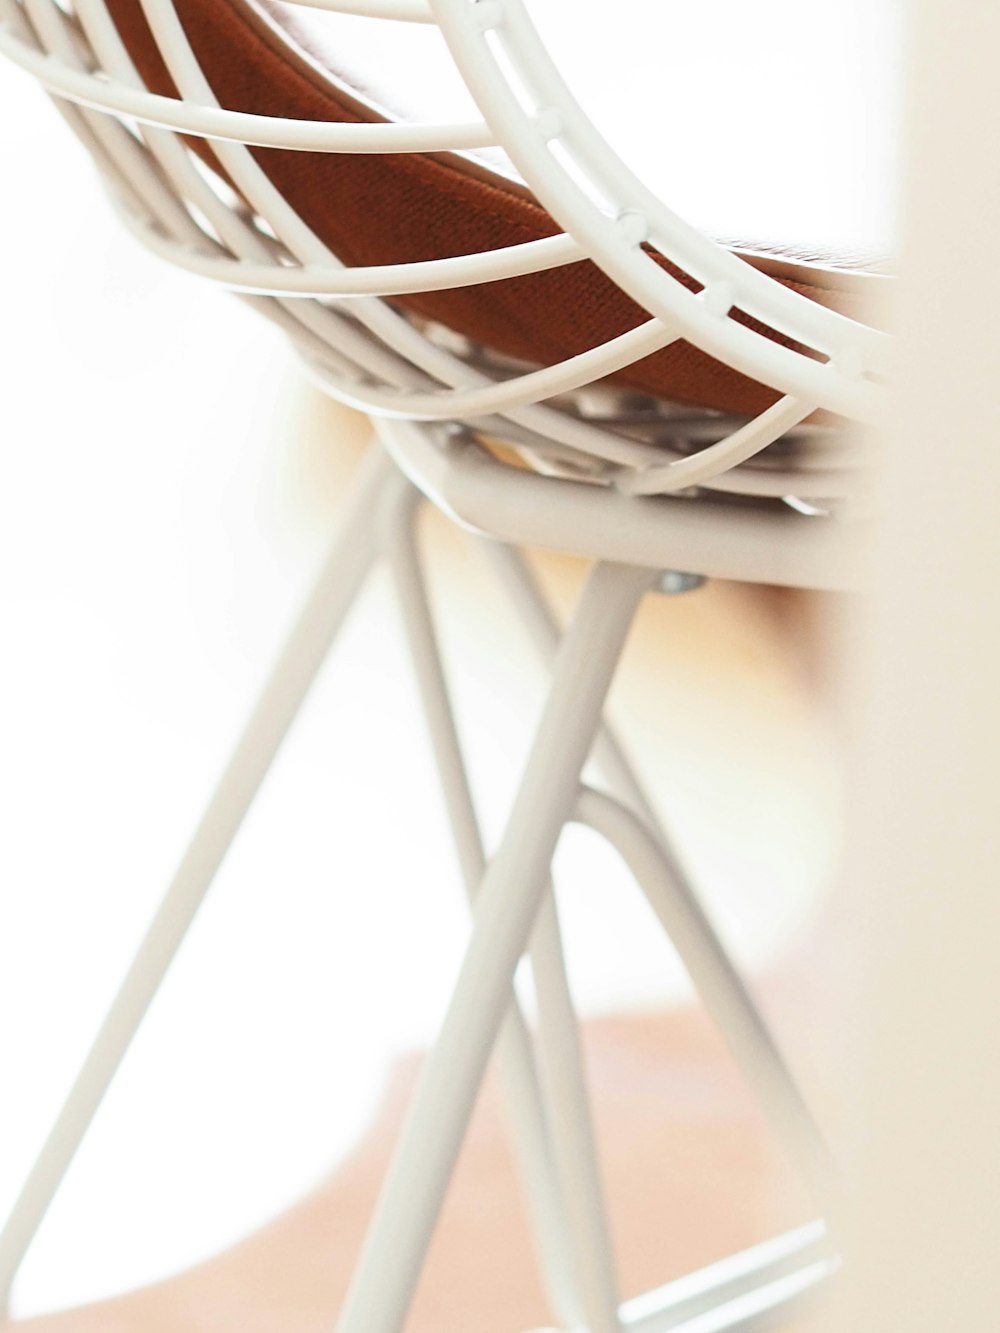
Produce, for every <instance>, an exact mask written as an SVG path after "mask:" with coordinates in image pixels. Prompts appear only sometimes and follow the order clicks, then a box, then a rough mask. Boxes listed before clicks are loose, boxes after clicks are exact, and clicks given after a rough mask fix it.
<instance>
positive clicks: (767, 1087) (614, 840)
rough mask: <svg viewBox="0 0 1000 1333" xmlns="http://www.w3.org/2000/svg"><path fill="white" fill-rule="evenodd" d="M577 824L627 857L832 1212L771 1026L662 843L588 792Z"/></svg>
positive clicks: (810, 1130) (809, 1127) (826, 1161)
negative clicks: (589, 829) (596, 833)
mask: <svg viewBox="0 0 1000 1333" xmlns="http://www.w3.org/2000/svg"><path fill="white" fill-rule="evenodd" d="M575 818H576V819H578V820H579V821H580V822H581V823H585V824H587V825H588V826H589V827H590V828H593V829H595V830H596V831H597V832H598V833H600V834H601V835H602V836H603V837H604V838H606V839H607V840H608V841H609V842H610V843H611V844H612V846H613V847H615V848H616V849H617V850H618V852H619V853H620V854H621V856H622V858H623V860H624V861H625V863H626V865H627V866H628V868H629V870H630V871H631V873H632V875H633V876H634V877H635V879H636V881H637V883H638V884H639V886H640V887H641V888H642V890H643V892H644V893H645V895H646V897H647V898H648V900H649V903H650V906H651V907H652V908H653V911H654V912H655V913H656V915H657V917H658V918H659V920H660V923H661V924H662V926H663V929H664V930H665V932H666V934H667V936H668V938H669V939H670V940H671V942H672V943H673V945H674V947H675V948H676V950H677V952H678V954H679V955H680V957H681V960H682V962H683V963H684V966H685V967H686V968H687V971H688V975H689V976H690V977H691V980H692V982H693V983H694V986H695V989H696V990H697V992H698V995H699V998H700V999H701V1002H702V1004H703V1005H704V1006H705V1009H706V1012H707V1013H708V1015H709V1017H710V1018H711V1019H712V1021H713V1022H714V1023H715V1025H716V1026H717V1028H718V1029H719V1032H720V1034H721V1035H722V1036H723V1038H724V1039H725V1041H726V1042H727V1044H728V1045H729V1048H730V1050H731V1051H732V1054H733V1056H734V1057H735V1059H736V1060H737V1062H738V1063H739V1065H740V1067H741V1069H742V1071H743V1073H744V1075H745V1077H746V1078H747V1080H748V1082H749V1083H750V1085H751V1087H752V1088H753V1090H754V1092H755V1094H756V1095H757V1097H758V1099H759V1100H760V1103H761V1105H762V1107H763V1108H764V1110H765V1112H766V1113H767V1114H768V1115H769V1116H770V1118H771V1121H772V1124H773V1125H774V1127H775V1129H776V1130H777V1132H778V1137H779V1139H780V1142H781V1143H782V1145H783V1146H784V1147H785V1149H786V1150H787V1151H788V1152H789V1154H790V1156H791V1157H792V1159H793V1161H794V1163H795V1165H796V1166H797V1167H798V1169H799V1171H800V1173H801V1174H802V1177H803V1180H804V1181H805V1183H806V1185H807V1186H808V1187H809V1189H810V1191H811V1194H812V1196H813V1200H814V1202H815V1203H816V1204H817V1205H818V1206H819V1207H820V1208H821V1209H823V1210H824V1211H826V1209H827V1208H828V1207H829V1205H830V1201H831V1199H832V1198H835V1196H836V1192H837V1191H836V1184H835V1179H836V1177H835V1173H834V1170H833V1165H832V1163H831V1160H830V1156H829V1152H828V1150H827V1147H826V1144H825V1143H824V1142H823V1139H822V1137H821V1135H820V1134H819V1131H818V1130H817V1128H816V1125H815V1123H814V1121H813V1119H812V1116H811V1115H810V1113H809V1111H808V1108H807V1107H806V1105H805V1103H804V1101H803V1100H802V1095H801V1093H800V1092H799V1089H798V1087H797V1086H796V1083H795V1080H794V1079H793V1078H792V1076H791V1074H790V1073H789V1071H788V1068H787V1066H786V1065H785V1062H784V1059H783V1057H782V1055H781V1052H780V1050H779V1049H778V1046H777V1044H776V1042H775V1040H774V1038H773V1036H772V1035H771V1032H770V1030H769V1029H768V1027H767V1024H766V1023H765V1022H764V1019H763V1018H762V1016H761V1014H760V1012H759V1011H758V1009H757V1007H756V1005H755V1004H754V1002H753V1000H752V999H751V997H750V995H749V994H748V992H747V989H746V987H745V985H744V984H743V981H742V979H741V978H740V976H739V973H738V972H737V971H736V969H735V967H734V966H733V964H732V962H731V960H730V959H729V956H728V954H727V953H726V951H725V950H724V948H723V947H722V944H721V942H720V940H719V938H718V936H717V935H716V934H715V931H714V929H713V928H712V925H711V923H710V922H709V921H708V919H707V917H706V916H705V913H704V910H703V909H702V907H701V904H700V903H699V902H698V899H697V898H696V897H695V895H694V894H693V893H692V892H691V889H690V886H689V885H688V884H687V882H686V881H685V880H684V878H683V877H682V876H680V875H678V874H677V871H676V867H675V866H674V864H673V863H672V861H671V860H670V858H669V856H668V854H667V852H666V850H665V849H664V846H663V844H662V843H661V841H660V839H659V838H658V837H657V836H656V834H655V833H654V832H653V830H652V829H650V828H649V827H648V825H647V824H646V823H645V822H644V821H643V820H642V819H641V818H640V817H639V816H638V815H636V814H635V813H634V812H633V811H631V810H629V809H627V808H626V807H625V806H624V805H622V804H621V803H620V802H618V801H616V800H614V799H613V798H611V797H610V796H606V795H605V794H604V793H602V792H597V791H593V790H591V789H589V788H583V789H581V791H580V795H579V799H578V803H577V806H576V811H575Z"/></svg>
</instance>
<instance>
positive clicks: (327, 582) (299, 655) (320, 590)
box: [0, 446, 411, 1319]
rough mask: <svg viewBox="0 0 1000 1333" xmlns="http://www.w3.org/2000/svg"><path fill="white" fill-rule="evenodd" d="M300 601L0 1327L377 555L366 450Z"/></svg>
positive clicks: (30, 1202)
mask: <svg viewBox="0 0 1000 1333" xmlns="http://www.w3.org/2000/svg"><path fill="white" fill-rule="evenodd" d="M362 469H363V471H362V474H361V475H360V477H359V479H358V481H357V482H356V484H355V490H354V493H353V495H352V497H351V500H350V503H349V506H348V511H347V514H346V517H345V519H344V521H343V522H342V524H341V527H340V530H339V531H338V533H337V535H336V538H335V539H334V541H333V544H332V547H331V549H330V552H329V554H328V556H327V558H326V560H325V561H324V563H323V566H322V568H321V571H320V573H319V576H318V578H317V579H316V582H315V585H314V587H313V589H312V591H311V593H310V595H309V598H308V600H307V602H306V604H305V606H304V608H303V610H302V612H301V613H300V615H299V618H298V620H297V621H296V624H295V626H294V628H293V630H292V632H291V634H290V636H289V638H288V641H287V643H286V645H285V647H284V648H283V650H282V652H281V655H280V657H279V658H278V661H277V663H276V664H275V666H274V668H273V670H272V672H271V675H270V677H269V679H268V681H267V684H266V685H265V687H264V690H263V693H262V694H261V696H260V699H259V701H258V703H257V705H256V707H255V708H254V711H253V713H252V715H251V717H250V719H249V721H248V722H247V724H246V727H245V729H244V732H243V735H242V737H241V738H240V741H239V743H238V745H237V746H236V749H235V751H234V752H233V755H232V757H231V759H230V760H229V762H228V764H227V765H226V768H225V771H224V772H223V774H222V777H221V778H220V780H219V782H218V784H217V786H216V789H215V793H214V795H213V797H212V799H211V801H210V803H209V805H208V808H207V809H206V811H205V813H204V815H203V816H202V819H201V822H200V823H199V825H198V828H197V830H196V831H195V833H194V836H193V838H192V840H191V842H190V843H189V845H188V849H187V851H186V853H185V855H184V857H183V859H182V860H181V863H180V865H179V867H178V869H177V871H176V873H175V875H174V878H173V880H172V882H171V884H170V886H169V888H168V889H167V891H166V894H165V896H164V898H163V900H162V902H161V904H160V907H159V909H158V910H157V912H156V915H155V917H154V918H153V921H152V923H151V924H150V926H149V928H148V930H147V932H146V935H145V937H144V939H143V940H142V943H141V944H140V946H139V949H138V951H137V953H136V955H135V957H134V958H133V960H132V963H131V965H130V967H129V970H128V972H127V974H126V976H125V979H124V981H123V982H122V984H121V987H120V988H119V991H118V993H117V995H116V996H115V999H114V1000H113V1002H112V1004H111V1007H110V1009H109V1010H108V1012H107V1014H106V1016H105V1018H104V1021H103V1023H102V1025H101V1027H100V1030H99V1031H98V1033H97V1036H96V1037H95V1039H94V1041H93V1043H92V1045H91V1047H90V1050H89V1051H88V1053H87V1055H86V1057H85V1059H84V1062H83V1064H82V1066H81V1068H80V1070H79V1072H78V1074H77V1076H76V1079H75V1081H74V1083H73V1085H72V1087H71V1089H70V1091H69V1093H68V1095H67V1097H66V1100H65V1101H64V1103H63V1105H62V1108H61V1110H60V1112H59V1114H58V1116H57V1118H56V1120H55V1123H54V1125H53V1127H52V1129H51V1130H50V1132H49V1135H48V1137H47V1139H46V1140H45V1143H44V1145H43V1146H42V1149H41V1151H40V1153H39V1154H38V1157H37V1158H36V1160H35V1162H34V1165H33V1166H32V1168H31V1171H30V1172H29V1174H28V1177H27V1179H26V1181H25V1183H24V1185H23V1186H22V1188H21V1192H20V1194H19V1195H18V1197H17V1199H16V1201H15V1203H14V1206H13V1208H12V1210H11V1212H10V1215H9V1217H8V1219H7V1221H6V1224H5V1226H4V1229H3V1231H2V1233H0V1319H2V1318H3V1316H4V1315H5V1314H6V1310H7V1302H8V1298H9V1293H10V1288H11V1285H12V1284H13V1281H14V1278H15V1276H16V1274H17V1271H18V1269H19V1268H20V1266H21V1263H22V1261H23V1259H24V1256H25V1254H26V1253H27V1251H28V1248H29V1247H30V1245H31V1242H32V1240H33V1238H34V1236H35V1234H36V1232H37V1230H38V1228H39V1226H40V1225H41V1223H42V1220H43V1218H44V1217H45V1214H46V1212H47V1210H48V1208H49V1205H50V1204H51V1202H52V1199H53V1197H54V1196H55V1193H56V1191H57V1189H58V1188H59V1184H60V1182H61V1181H62V1179H63V1177H64V1176H65V1174H66V1171H67V1170H68V1168H69V1166H70V1164H71V1162H72V1161H73V1158H74V1156H75V1155H76V1152H77V1149H78V1148H79V1146H80V1143H81V1142H82V1140H83V1137H84V1135H85V1134H86V1132H87V1129H88V1127H89V1125H90V1123H91V1121H92V1120H93V1118H94V1116H95V1114H96V1112H97V1110H98V1108H99V1106H100V1104H101V1101H102V1100H103V1097H104V1094H105V1093H106V1091H107V1089H108V1087H109V1085H110V1083H111V1080H112V1078H113V1077H114V1074H115V1071H116V1070H117V1069H118V1067H119V1065H120V1064H121V1062H122V1060H123V1058H124V1057H125V1054H126V1052H127V1051H128V1048H129V1046H130V1044H131V1042H132V1039H133V1037H134V1036H135V1033H136V1031H137V1029H138V1027H139V1025H140V1023H141V1022H142V1019H143V1017H144V1015H145V1013H146V1011H147V1009H148V1008H149V1005H150V1003H151V1002H152V1000H153V997H154V996H155V994H156V992H157V990H158V989H159V986H160V983H161V982H162V980H163V977H164V976H165V974H166V972H167V969H168V968H169V966H170V963H171V962H172V960H173V958H174V956H175V955H176V953H177V951H178V949H179V948H180V946H181V944H182V942H183V940H184V937H185V935H186V933H187V930H188V927H189V926H190V924H191V922H192V920H193V919H194V916H195V914H196V912H197V910H198V907H199V905H200V904H201V902H202V900H203V899H204V897H205V894H206V892H207V890H208V888H209V886H210V885H211V883H212V880H213V878H214V876H215V874H216V872H217V870H218V869H219V866H220V865H221V864H222V861H223V858H224V857H225V855H226V852H227V851H228V849H229V847H230V845H231V843H232V841H233V839H234V838H235V836H236V833H237V831H238V829H239V827H240V825H241V823H242V821H243V818H244V816H245V815H246V813H247V811H248V810H249V808H250V805H251V803H252V802H253V799H254V797H255V795H256V793H257V791H258V789H259V788H260V785H261V783H262V782H263V780H264V777H265V775H266V774H267V772H268V769H269V768H270V766H271V762H272V760H273V759H274V757H275V755H276V754H277V752H278V749H279V747H280V745H281V743H282V741H283V740H284V737H285V735H286V734H287V732H288V730H289V728H290V727H291V725H292V722H293V721H294V719H295V716H296V714H297V713H298V710H299V707H300V705H301V703H302V701H303V700H304V698H305V696H306V694H307V692H308V690H309V688H310V686H311V685H312V682H313V680H314V679H315V677H316V674H317V672H318V671H319V668H320V667H321V665H322V663H323V661H324V659H325V657H326V655H327V651H328V649H329V647H330V644H331V643H332V642H333V639H334V638H335V637H336V635H337V632H338V630H339V629H340V626H341V624H342V623H343V621H344V618H345V616H346V615H347V612H348V611H349V609H350V607H351V605H352V603H353V602H354V599H355V597H356V595H357V593H358V591H359V589H360V587H361V585H362V583H363V582H364V580H365V577H366V575H367V574H368V572H369V570H370V569H371V566H372V564H373V562H374V561H375V559H376V558H377V557H378V555H379V541H380V533H381V532H382V531H383V530H384V523H383V522H382V521H381V519H380V516H381V515H383V514H384V513H385V511H386V508H387V507H391V506H392V505H395V504H398V503H399V502H400V501H401V499H402V498H403V497H404V496H405V495H406V494H407V493H408V492H409V491H410V489H411V487H410V483H409V482H408V481H406V479H405V478H404V477H403V476H402V474H401V473H400V472H399V471H398V470H397V468H396V466H395V464H394V463H392V462H391V460H390V459H388V457H387V456H386V455H385V453H384V451H383V450H382V449H381V448H380V447H378V446H375V447H373V448H372V449H371V450H370V453H369V455H368V457H367V458H366V459H365V461H364V463H363V464H362Z"/></svg>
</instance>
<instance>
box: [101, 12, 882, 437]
mask: <svg viewBox="0 0 1000 1333" xmlns="http://www.w3.org/2000/svg"><path fill="white" fill-rule="evenodd" d="M107 4H108V9H109V11H110V12H111V14H112V17H113V18H114V20H115V22H116V24H117V25H118V28H119V31H120V32H121V34H122V38H123V40H124V42H125V44H126V46H127V47H128V49H129V52H130V54H131V55H132V58H133V60H134V61H135V63H136V65H137V67H138V69H139V71H140V73H141V75H142V77H143V79H144V80H145V81H146V83H147V85H148V87H149V88H150V89H152V90H153V91H155V92H159V93H165V94H168V95H176V88H175V87H174V85H173V82H172V80H171V78H170V76H169V75H168V73H167V70H166V68H165V66H164V64H163V61H162V59H161V57H160V55H159V52H158V50H157V47H156V43H155V41H154V40H153V37H152V35H151V33H150V31H149V28H148V26H147V24H146V21H145V19H144V17H143V14H142V10H141V7H140V5H139V0H107ZM176 7H177V12H178V14H179V15H180V18H181V20H182V22H183V24H184V26H185V29H186V31H187V33H188V36H189V39H190V41H191V44H192V46H193V48H194V50H195V51H196V53H197V55H198V58H199V60H200V61H201V63H202V67H203V69H204V71H205V74H206V76H207V78H208V79H209V81H210V82H211V84H212V86H213V88H214V90H215V93H216V96H217V98H218V99H219V102H220V103H221V105H222V106H224V107H227V108H229V109H231V110H237V111H246V112H256V113H258V114H265V115H274V116H288V117H296V118H300V119H304V120H327V121H341V122H358V121H361V120H375V119H378V116H377V114H376V113H375V112H373V111H371V110H370V109H369V108H368V107H367V106H365V105H364V104H363V103H361V102H359V101H358V99H357V98H355V97H352V96H351V93H350V91H349V90H348V89H346V88H344V87H343V85H341V84H340V83H339V81H338V80H337V79H336V77H335V76H334V75H333V74H332V73H331V74H329V75H326V74H324V72H323V71H322V70H320V69H318V68H317V67H316V65H315V63H314V62H311V61H310V60H308V59H306V58H304V57H303V55H302V54H301V53H300V52H299V51H298V49H297V48H296V46H295V45H294V44H293V43H292V42H291V41H289V40H287V39H286V37H285V35H284V34H283V33H282V31H281V29H280V28H279V27H278V26H277V25H276V24H275V23H274V22H273V21H272V20H271V19H269V18H268V17H267V16H266V15H265V14H264V13H262V12H261V11H260V10H259V9H257V8H256V7H255V4H254V0H177V3H176ZM196 147H197V148H198V151H199V152H201V153H202V155H203V156H206V157H207V158H209V159H211V149H210V148H209V147H207V146H206V145H204V144H197V145H196ZM252 151H253V153H254V156H255V157H256V159H257V161H258V162H259V163H260V165H261V167H262V168H263V169H264V171H265V172H266V173H267V175H268V177H269V178H270V179H271V181H272V182H273V183H274V184H275V186H276V187H277V188H278V189H279V190H280V191H281V193H282V195H283V196H284V198H285V199H287V200H288V202H289V203H290V204H291V205H292V207H293V208H294V209H295V210H296V211H297V212H298V213H299V215H300V216H301V217H302V218H303V220H304V221H305V222H306V223H307V224H308V225H309V226H310V227H311V228H312V229H313V230H314V231H315V232H316V234H317V235H318V236H319V237H320V238H321V239H322V240H323V241H324V242H325V243H326V244H327V245H328V246H329V247H330V249H331V250H333V251H334V252H335V253H336V254H337V255H338V256H339V257H340V259H341V260H343V261H344V262H345V263H347V264H352V265H367V264H390V263H404V262H407V261H412V260H427V259H438V258H445V257H450V256H453V255H461V254H470V253H473V252H475V251H480V250H493V249H497V248H499V247H501V246H507V245H514V244H517V243H518V242H523V241H530V240H536V239H538V238H541V237H543V236H549V235H552V234H553V233H554V232H556V231H557V230H558V228H557V227H556V225H555V224H554V222H553V221H552V219H551V218H550V217H549V215H548V214H547V213H546V212H545V210H544V209H543V208H542V207H541V206H540V205H539V204H538V203H537V202H536V201H534V200H533V199H532V198H531V197H530V196H529V195H527V194H526V192H525V191H524V190H523V189H521V188H519V187H518V186H517V185H516V184H515V183H512V182H508V181H506V180H505V179H503V178H502V177H500V176H495V175H492V174H490V173H488V172H487V171H485V170H484V169H482V168H480V167H478V166H476V165H475V164H473V163H470V162H469V161H468V160H467V159H465V158H461V157H458V156H455V155H450V154H435V155H430V154H420V155H414V154H398V155H360V154H325V153H298V152H289V151H285V150H280V149H268V148H255V149H253V150H252ZM660 262H661V263H662V264H663V265H664V267H665V268H667V269H670V265H669V264H668V263H667V261H666V260H663V259H662V258H661V259H660ZM754 262H755V263H757V264H758V265H759V266H760V267H765V268H766V267H768V265H769V264H773V265H774V271H775V272H776V273H778V274H779V275H780V276H779V280H780V281H781V282H782V283H783V284H784V285H785V286H787V287H791V288H793V289H794V290H796V291H799V292H801V293H803V294H805V295H806V296H808V297H810V298H811V299H813V300H816V301H819V302H822V303H823V304H826V305H829V306H832V307H833V308H835V309H837V310H840V311H842V312H844V313H846V314H858V313H860V308H861V298H860V296H859V295H858V294H857V292H856V290H854V289H853V284H851V283H847V284H846V285H847V287H848V288H849V289H848V290H840V289H838V287H837V286H836V285H835V284H831V282H830V277H829V274H828V273H825V272H816V271H813V270H810V268H809V267H808V266H806V265H796V264H795V263H794V260H793V259H792V257H789V258H788V259H787V260H785V261H784V262H783V261H782V257H780V256H778V257H776V258H775V257H770V258H769V257H764V256H761V257H759V258H758V259H756V260H755V261H754ZM396 303H397V304H398V305H399V306H400V307H402V308H404V309H406V310H409V311H412V312H414V313H415V314H418V315H421V316H424V317H426V318H429V319H433V320H436V321H439V322H440V323H442V324H445V325H447V326H448V327H450V328H453V329H455V330H457V331H458V332H460V333H463V334H466V335H468V336H469V337H472V338H474V339H476V340H477V341H479V342H482V343H484V344H486V345H487V346H489V347H492V348H494V349H496V350H497V351H499V352H502V353H504V354H507V355H510V356H516V357H520V358H523V359H525V360H527V361H531V362H538V363H543V364H548V363H551V362H556V361H561V360H563V359H565V358H566V357H569V356H574V355H576V354H578V353H580V352H583V351H586V350H587V349H589V348H591V347H594V346H597V345H598V344H600V343H602V342H605V341H607V340H608V339H609V338H613V337H616V336H617V335H619V334H621V333H624V332H625V331H626V330H628V329H630V328H633V327H634V326H635V325H636V324H638V323H640V322H641V321H642V320H644V319H645V318H647V316H646V314H645V312H644V311H642V310H641V309H640V308H639V307H638V306H637V305H636V304H635V302H633V301H632V300H631V299H630V298H629V297H628V296H626V295H625V294H624V293H622V292H621V291H620V290H619V288H618V287H617V286H615V284H614V283H613V282H611V281H610V279H608V278H607V277H606V276H605V275H604V274H603V273H601V271H600V270H599V269H598V268H597V267H596V266H595V265H593V264H592V263H590V262H589V261H581V262H579V263H576V264H570V265H567V266H565V267H563V268H560V269H555V270H552V271H550V272H547V273H537V274H531V275H528V276H526V277H520V278H510V279H507V280H505V281H502V282H493V283H487V284H483V285H480V286H476V287H468V288H459V289H455V290H452V291H444V292H434V293H428V294H422V295H417V296H406V297H400V298H397V302H396ZM738 317H739V316H738ZM745 322H746V323H748V324H750V325H751V326H752V327H758V328H759V327H760V326H759V325H754V323H753V321H751V320H748V319H747V320H745ZM768 332H769V336H771V337H774V338H775V339H776V340H777V341H781V342H786V343H787V341H788V340H787V339H785V338H783V337H782V336H781V335H779V334H777V333H773V332H771V331H768ZM616 378H617V379H618V380H619V381H620V382H621V383H623V384H627V385H629V386H632V387H634V388H636V389H639V390H642V391H645V392H649V393H653V394H656V395H658V396H662V397H665V398H671V399H675V400H678V401H680V402H686V403H691V404H695V405H697V406H702V407H712V408H719V409H723V410H726V411H732V412H740V413H756V412H759V411H761V410H763V409H764V408H765V407H767V406H768V405H769V404H770V403H772V402H773V401H775V398H776V397H777V395H776V394H775V393H774V391H773V390H771V389H770V388H767V387H765V386H763V385H761V384H758V383H756V382H754V381H753V380H751V379H748V378H747V377H746V376H744V375H742V374H739V373H738V372H736V371H734V370H732V369H730V368H729V367H728V366H725V365H723V364H722V363H720V362H718V361H716V360H714V359H713V358H711V357H709V356H707V355H706V354H705V353H703V352H700V351H699V350H698V349H697V348H694V347H691V346H690V345H689V344H687V343H677V344H674V345H673V346H671V347H668V348H665V349H663V350H662V351H660V352H656V353H654V354H653V355H652V356H649V357H646V358H644V359H643V360H642V361H638V362H636V363H635V364H634V365H633V366H631V367H629V368H628V370H627V371H623V372H621V374H620V375H618V376H616Z"/></svg>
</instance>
